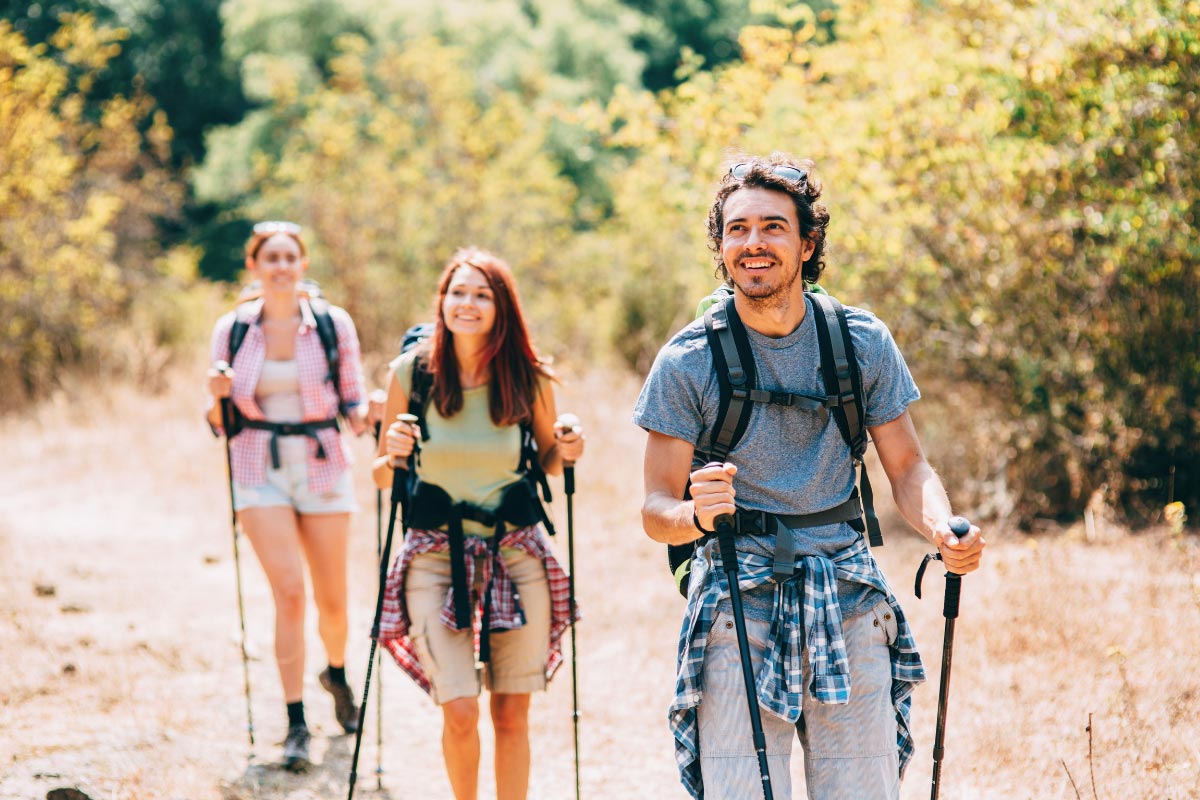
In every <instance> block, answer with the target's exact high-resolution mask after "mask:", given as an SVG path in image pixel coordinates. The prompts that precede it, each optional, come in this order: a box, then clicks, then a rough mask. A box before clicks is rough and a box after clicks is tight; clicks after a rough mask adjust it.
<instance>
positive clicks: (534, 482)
mask: <svg viewBox="0 0 1200 800" xmlns="http://www.w3.org/2000/svg"><path fill="white" fill-rule="evenodd" d="M517 471H518V472H520V473H523V474H524V476H525V480H526V481H528V482H529V488H530V492H531V493H532V494H533V499H534V501H537V499H538V490H541V493H542V500H543V501H545V503H550V502H551V501H552V500H553V498H552V496H551V494H550V480H549V479H548V478H547V477H546V471H545V470H544V469H542V462H541V459H540V458H538V448H537V439H535V438H534V436H533V424H532V423H530V422H522V423H521V457H520V461H519V463H518V464H517ZM537 509H538V516H540V517H541V519H542V524H543V525H544V526H545V527H546V533H548V534H550V535H551V536H553V535H554V534H555V533H556V531H555V530H554V520H552V519H550V514H549V513H548V512H547V511H546V506H545V504H544V503H542V502H538V503H537Z"/></svg>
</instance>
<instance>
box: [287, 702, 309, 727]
mask: <svg viewBox="0 0 1200 800" xmlns="http://www.w3.org/2000/svg"><path fill="white" fill-rule="evenodd" d="M287 710H288V727H289V728H290V727H292V726H293V725H305V724H306V723H305V722H304V701H303V700H297V701H296V702H294V703H288V704H287Z"/></svg>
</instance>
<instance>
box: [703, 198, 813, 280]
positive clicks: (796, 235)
mask: <svg viewBox="0 0 1200 800" xmlns="http://www.w3.org/2000/svg"><path fill="white" fill-rule="evenodd" d="M723 217H724V228H723V229H722V231H721V258H722V259H723V260H724V262H725V269H726V270H727V271H728V272H729V276H730V278H732V279H733V282H734V284H736V285H737V287H738V289H740V290H741V292H742V294H744V295H745V296H746V297H748V298H751V299H767V298H772V297H776V296H777V295H780V293H783V294H787V293H788V292H789V291H790V290H791V289H792V287H793V286H794V285H795V283H796V280H797V279H798V278H799V277H800V273H801V268H802V267H803V265H804V262H805V260H806V259H808V258H809V256H811V255H812V253H813V250H814V249H815V247H816V245H815V244H814V243H813V242H812V241H809V240H808V239H805V238H803V237H802V236H801V235H800V224H799V222H798V220H797V218H796V206H795V203H794V202H793V201H792V198H791V197H789V196H788V195H786V194H784V193H783V192H777V191H774V190H772V189H764V188H760V187H749V188H745V189H738V190H737V191H736V192H734V193H733V194H731V195H729V197H728V198H726V199H725V205H724V208H723Z"/></svg>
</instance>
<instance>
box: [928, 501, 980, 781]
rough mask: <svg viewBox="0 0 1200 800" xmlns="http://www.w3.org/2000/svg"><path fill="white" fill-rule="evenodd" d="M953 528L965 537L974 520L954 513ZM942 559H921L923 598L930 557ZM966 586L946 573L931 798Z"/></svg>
mask: <svg viewBox="0 0 1200 800" xmlns="http://www.w3.org/2000/svg"><path fill="white" fill-rule="evenodd" d="M949 524H950V532H951V533H953V534H954V535H955V536H957V537H959V538H962V537H963V536H966V535H967V534H968V533H970V531H971V523H970V522H968V521H967V519H966V518H965V517H951V518H950V520H949ZM935 560H936V561H941V560H942V554H941V553H940V552H939V553H929V554H927V555H926V556H925V558H924V559H923V560H922V561H921V566H920V568H918V569H917V583H916V595H917V599H918V600H919V599H920V598H921V579H922V578H923V577H924V576H925V567H926V566H928V565H929V562H930V561H935ZM961 589H962V576H961V575H959V574H957V573H954V572H947V573H946V597H945V600H944V602H943V604H942V616H944V617H945V618H946V628H945V633H944V635H943V637H942V676H941V683H940V685H939V687H938V710H937V731H936V733H935V734H934V737H933V791H932V794H930V800H937V798H938V789H939V788H940V786H941V780H942V756H943V754H944V752H945V751H944V749H943V745H944V744H945V740H946V709H947V707H948V706H949V705H950V661H951V659H952V658H953V657H954V621H955V620H956V619H957V618H958V598H959V593H960V591H961Z"/></svg>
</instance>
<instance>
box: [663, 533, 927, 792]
mask: <svg viewBox="0 0 1200 800" xmlns="http://www.w3.org/2000/svg"><path fill="white" fill-rule="evenodd" d="M798 562H799V568H798V569H797V571H796V573H795V574H794V575H793V577H792V578H790V579H789V580H786V581H784V582H783V583H782V584H780V585H779V586H778V588H777V590H776V592H775V607H774V611H773V613H772V621H771V630H770V634H769V637H768V640H767V646H766V652H765V653H764V654H763V664H762V669H761V670H760V672H759V674H758V675H757V677H756V680H755V689H756V692H757V694H758V702H759V705H760V706H761V707H762V708H764V709H766V710H767V711H769V712H771V713H772V714H775V715H776V716H778V717H779V718H780V719H783V720H786V721H787V722H790V723H793V724H795V723H797V722H799V720H800V715H801V710H802V700H803V694H802V692H803V691H804V690H805V689H807V690H808V692H809V694H810V696H811V697H813V698H814V699H816V700H817V701H818V702H820V703H826V704H836V703H847V702H849V700H850V691H851V686H850V663H849V659H848V658H847V655H846V643H845V639H844V638H843V634H842V612H841V607H840V606H839V605H838V594H837V582H838V580H843V581H848V582H851V583H861V584H865V585H867V586H870V587H872V588H875V589H877V590H879V591H880V592H881V593H882V594H883V595H884V596H885V597H886V598H887V602H888V604H889V605H890V606H891V608H892V613H893V614H895V615H896V626H897V634H896V639H895V641H894V642H892V644H891V645H890V648H891V658H892V703H893V705H894V706H895V708H896V728H897V730H896V744H897V747H898V749H899V755H900V774H901V775H903V774H904V769H905V767H907V766H908V762H909V760H910V759H911V758H912V754H913V742H912V735H911V732H910V729H909V710H910V707H911V705H912V692H913V688H914V687H915V686H916V685H917V684H918V683H921V682H922V681H924V680H925V668H924V666H922V664H921V656H920V655H919V654H918V653H917V646H916V642H915V641H914V640H913V636H912V630H911V629H910V628H909V626H908V621H907V620H906V619H905V617H904V612H903V611H901V609H900V604H899V603H898V602H897V600H896V597H895V595H893V594H892V591H891V589H890V588H889V587H888V585H887V582H886V580H884V577H883V573H882V572H880V570H879V567H878V566H877V565H876V563H875V559H873V558H872V557H871V554H870V552H869V551H868V550H867V545H866V542H865V541H863V540H862V539H861V538H859V540H858V541H857V542H856V543H855V544H853V545H851V546H850V547H848V548H846V549H845V550H843V551H841V552H839V553H837V554H836V555H834V557H833V558H825V557H822V556H804V557H802V558H800V559H799V560H798ZM772 566H773V560H772V559H771V558H769V557H766V556H760V555H753V554H749V553H738V586H739V587H740V588H741V590H742V592H747V591H749V590H751V589H754V588H756V587H759V586H762V585H764V584H766V583H773V582H774V578H773V577H772ZM691 580H692V582H693V586H694V587H696V588H694V589H693V591H692V592H690V593H689V594H688V605H687V613H686V615H685V616H684V620H683V628H682V630H681V631H680V635H679V674H678V676H677V680H676V684H675V698H674V700H673V701H672V703H671V708H670V711H669V712H668V719H669V721H670V727H671V733H672V734H673V735H674V737H675V760H676V762H677V764H678V766H679V774H680V778H681V780H682V781H683V785H684V788H686V789H687V790H688V793H689V794H691V796H692V797H694V798H696V800H703V797H704V782H703V780H702V779H701V775H700V729H699V725H698V723H697V712H696V709H697V707H698V706H699V704H700V702H701V700H702V698H703V696H704V686H703V682H702V679H701V673H702V671H703V669H704V650H705V646H706V642H707V641H708V632H709V628H711V627H712V623H713V618H714V617H715V616H716V613H717V604H718V603H719V602H720V601H721V600H723V599H724V598H726V597H728V596H729V585H728V581H727V580H726V577H725V572H724V570H723V568H722V567H721V566H720V552H719V551H718V550H717V548H716V546H715V544H710V545H709V546H706V547H704V548H701V549H700V550H698V551H697V553H696V557H695V559H694V560H693V562H692V575H691ZM805 650H807V652H808V660H809V664H810V665H811V668H812V669H811V672H812V679H811V681H810V682H809V685H808V686H807V687H805V686H804V685H803V680H804V679H803V675H802V670H801V664H802V662H803V655H804V652H805Z"/></svg>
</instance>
